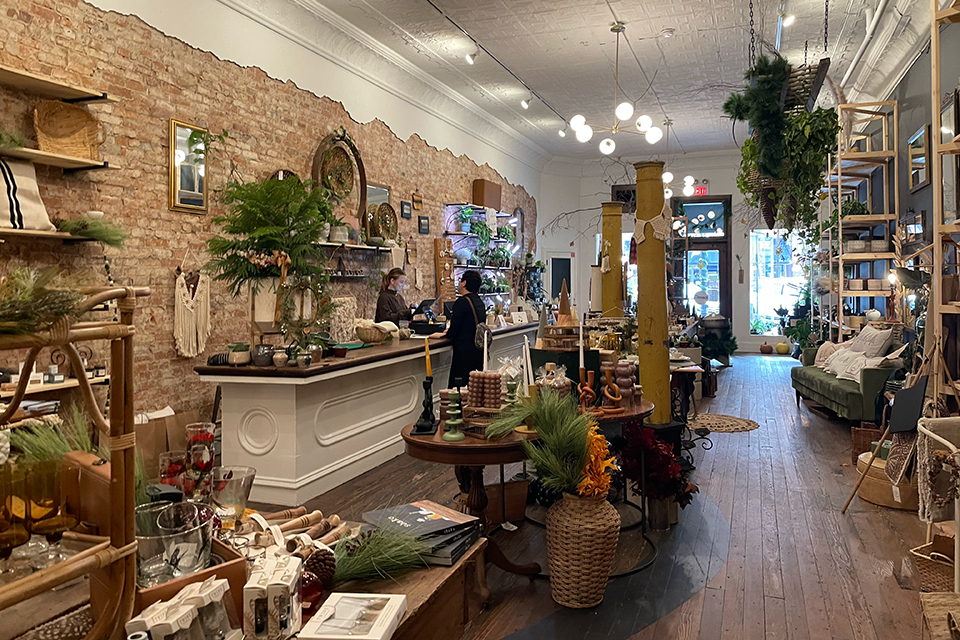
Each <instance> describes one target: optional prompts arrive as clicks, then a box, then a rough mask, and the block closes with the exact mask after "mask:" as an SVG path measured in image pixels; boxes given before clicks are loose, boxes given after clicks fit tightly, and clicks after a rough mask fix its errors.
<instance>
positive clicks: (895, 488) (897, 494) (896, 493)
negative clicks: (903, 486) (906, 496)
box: [893, 485, 900, 502]
mask: <svg viewBox="0 0 960 640" xmlns="http://www.w3.org/2000/svg"><path fill="white" fill-rule="evenodd" d="M893 499H894V500H896V501H897V502H900V487H898V486H897V485H893Z"/></svg>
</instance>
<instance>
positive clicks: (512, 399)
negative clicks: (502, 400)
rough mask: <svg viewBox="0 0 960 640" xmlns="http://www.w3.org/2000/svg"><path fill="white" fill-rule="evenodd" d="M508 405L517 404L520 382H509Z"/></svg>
mask: <svg viewBox="0 0 960 640" xmlns="http://www.w3.org/2000/svg"><path fill="white" fill-rule="evenodd" d="M506 384H507V404H516V403H517V387H519V386H520V382H519V381H518V380H507V383H506Z"/></svg>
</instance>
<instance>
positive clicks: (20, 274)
mask: <svg viewBox="0 0 960 640" xmlns="http://www.w3.org/2000/svg"><path fill="white" fill-rule="evenodd" d="M82 299H83V296H82V295H81V294H80V293H77V292H76V291H71V290H69V289H68V288H66V286H65V284H64V283H63V281H62V280H61V279H60V275H59V272H58V271H57V268H56V267H47V268H45V269H39V270H38V269H29V268H27V267H18V268H16V269H14V270H13V271H12V272H11V273H10V274H9V275H7V276H5V277H3V278H0V334H24V333H35V332H37V331H46V330H48V329H50V328H51V327H52V326H53V325H54V323H56V322H57V321H58V320H60V319H61V318H64V317H66V316H71V317H75V316H76V315H77V314H76V309H77V305H78V304H79V302H80V301H81V300H82Z"/></svg>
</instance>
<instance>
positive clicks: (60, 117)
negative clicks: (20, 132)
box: [33, 100, 103, 160]
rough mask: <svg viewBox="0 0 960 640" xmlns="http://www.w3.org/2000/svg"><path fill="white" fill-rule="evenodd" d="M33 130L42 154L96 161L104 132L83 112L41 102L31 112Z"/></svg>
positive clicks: (58, 103) (72, 107) (70, 106)
mask: <svg viewBox="0 0 960 640" xmlns="http://www.w3.org/2000/svg"><path fill="white" fill-rule="evenodd" d="M33 126H34V128H35V129H36V131H37V144H38V145H39V147H40V150H41V151H47V152H50V153H59V154H61V155H65V156H73V157H75V158H86V159H89V160H99V159H100V154H99V152H98V148H99V147H100V144H101V143H102V142H103V128H102V127H101V126H100V123H99V122H97V119H96V118H94V117H93V116H92V115H91V114H90V112H88V111H87V110H86V109H82V108H80V107H77V106H74V105H72V104H67V103H65V102H58V101H56V100H42V101H41V102H39V103H38V104H37V106H36V108H35V109H34V110H33Z"/></svg>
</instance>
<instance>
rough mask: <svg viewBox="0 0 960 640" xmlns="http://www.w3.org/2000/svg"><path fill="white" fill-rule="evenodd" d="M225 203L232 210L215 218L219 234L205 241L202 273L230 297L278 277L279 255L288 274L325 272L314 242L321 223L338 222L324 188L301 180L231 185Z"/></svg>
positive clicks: (270, 180) (318, 239)
mask: <svg viewBox="0 0 960 640" xmlns="http://www.w3.org/2000/svg"><path fill="white" fill-rule="evenodd" d="M224 202H225V203H226V204H227V205H228V206H229V207H230V211H229V213H227V214H226V215H223V216H217V217H214V218H213V222H214V223H216V224H218V225H220V226H221V229H220V231H221V233H220V234H218V235H216V236H214V237H212V238H210V240H208V241H207V251H208V253H210V255H211V258H210V260H209V261H208V262H207V264H206V269H207V270H208V271H209V272H211V273H213V274H214V280H218V281H220V282H226V283H227V284H228V286H229V289H230V292H231V293H232V294H233V295H234V296H239V295H241V294H242V293H243V290H244V287H245V286H246V285H247V284H249V285H250V287H251V289H252V290H253V292H254V293H256V292H258V291H259V290H260V287H261V286H262V283H263V281H264V280H266V279H270V278H277V277H280V275H281V270H280V267H279V266H278V264H277V260H276V259H275V256H277V255H282V254H285V255H286V256H287V257H289V260H290V265H289V274H290V275H299V276H303V277H310V276H320V275H321V274H322V273H323V268H322V261H323V252H322V249H321V248H320V247H319V246H318V245H317V243H319V242H320V238H321V234H322V232H323V230H324V225H325V224H327V223H331V224H333V223H334V222H335V221H336V218H335V217H334V215H333V205H332V204H331V202H330V194H329V192H328V191H327V190H326V189H324V188H322V187H315V186H314V185H313V184H312V183H310V182H307V183H304V182H301V181H300V180H273V179H267V180H264V181H263V182H247V183H240V182H231V183H230V184H229V185H227V189H226V191H225V192H224ZM271 257H273V259H271Z"/></svg>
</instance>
